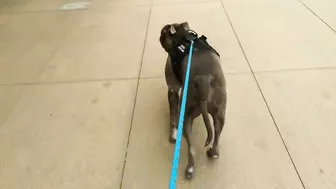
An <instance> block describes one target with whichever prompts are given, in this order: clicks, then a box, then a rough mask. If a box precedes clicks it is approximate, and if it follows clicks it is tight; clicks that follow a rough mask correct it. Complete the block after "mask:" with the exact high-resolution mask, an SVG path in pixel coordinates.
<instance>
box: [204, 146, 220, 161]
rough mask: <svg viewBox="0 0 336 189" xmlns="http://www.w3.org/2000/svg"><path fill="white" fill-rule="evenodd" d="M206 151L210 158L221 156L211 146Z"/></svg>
mask: <svg viewBox="0 0 336 189" xmlns="http://www.w3.org/2000/svg"><path fill="white" fill-rule="evenodd" d="M206 153H207V156H208V158H212V159H217V158H219V153H218V152H217V151H216V150H214V149H213V148H209V149H208V150H207V152H206Z"/></svg>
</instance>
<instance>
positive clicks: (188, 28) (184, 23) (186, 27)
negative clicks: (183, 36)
mask: <svg viewBox="0 0 336 189" xmlns="http://www.w3.org/2000/svg"><path fill="white" fill-rule="evenodd" d="M181 26H182V27H183V28H184V29H185V30H190V27H189V24H188V22H183V23H181Z"/></svg>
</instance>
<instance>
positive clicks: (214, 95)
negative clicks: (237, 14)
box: [160, 22, 227, 180]
mask: <svg viewBox="0 0 336 189" xmlns="http://www.w3.org/2000/svg"><path fill="white" fill-rule="evenodd" d="M189 31H190V27H189V24H188V23H187V22H184V23H173V24H168V25H166V26H164V27H163V28H162V30H161V35H160V44H161V46H162V47H163V48H164V50H165V51H166V52H167V53H168V58H167V61H166V66H165V79H166V83H167V86H168V101H169V108H170V125H171V134H170V137H169V141H170V142H171V143H174V142H175V140H176V134H177V123H178V117H179V107H180V103H181V99H180V98H179V90H180V89H181V88H182V85H183V83H184V79H185V78H184V77H185V72H186V68H187V62H188V52H189V48H188V49H186V52H187V53H186V55H185V56H184V57H182V58H181V61H180V62H178V60H176V58H174V57H175V56H177V54H178V53H176V52H175V51H176V50H177V49H178V48H180V46H179V45H180V43H181V41H183V39H184V36H186V35H188V32H189ZM203 45H204V43H203ZM206 45H208V44H207V43H206ZM178 46H179V47H178ZM177 47H178V48H177ZM200 47H202V46H200ZM208 47H209V48H199V47H198V46H197V45H196V42H195V45H194V52H193V55H192V62H191V68H190V78H189V88H188V96H187V103H186V110H185V118H184V126H183V136H184V138H185V139H186V142H187V145H188V165H187V167H186V169H185V177H186V179H189V180H190V179H191V178H192V177H193V173H194V156H195V150H194V147H193V144H192V143H191V134H192V132H191V131H192V123H193V120H194V119H195V118H196V117H198V116H199V115H201V114H202V117H203V120H204V123H205V126H206V130H207V135H208V136H207V139H206V142H205V147H207V146H208V145H209V144H210V143H211V142H212V139H213V129H212V127H211V125H210V119H209V115H208V113H210V115H211V116H212V118H213V123H214V130H215V137H214V141H213V144H212V147H210V148H209V149H208V150H207V156H208V157H209V158H213V159H215V158H218V157H219V151H218V143H219V138H220V135H221V132H222V129H223V127H224V123H225V114H226V101H227V95H226V81H225V78H224V74H223V72H222V68H221V64H220V57H219V54H218V53H217V52H216V51H215V50H214V49H213V48H212V47H211V46H210V45H208ZM182 49H183V48H182ZM180 57H181V56H180ZM178 64H180V65H178ZM182 93H183V92H182ZM182 95H183V94H182Z"/></svg>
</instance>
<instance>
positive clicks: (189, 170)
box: [185, 167, 194, 180]
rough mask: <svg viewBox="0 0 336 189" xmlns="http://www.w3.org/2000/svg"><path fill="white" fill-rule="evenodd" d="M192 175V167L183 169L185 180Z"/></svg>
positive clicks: (189, 178)
mask: <svg viewBox="0 0 336 189" xmlns="http://www.w3.org/2000/svg"><path fill="white" fill-rule="evenodd" d="M193 176H194V167H188V168H187V169H186V170H185V178H186V179H187V180H191V179H192V178H193Z"/></svg>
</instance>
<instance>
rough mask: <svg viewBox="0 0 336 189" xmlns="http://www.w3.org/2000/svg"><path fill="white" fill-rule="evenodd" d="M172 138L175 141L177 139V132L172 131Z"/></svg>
mask: <svg viewBox="0 0 336 189" xmlns="http://www.w3.org/2000/svg"><path fill="white" fill-rule="evenodd" d="M172 138H173V139H175V140H176V138H177V130H176V129H173V132H172Z"/></svg>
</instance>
